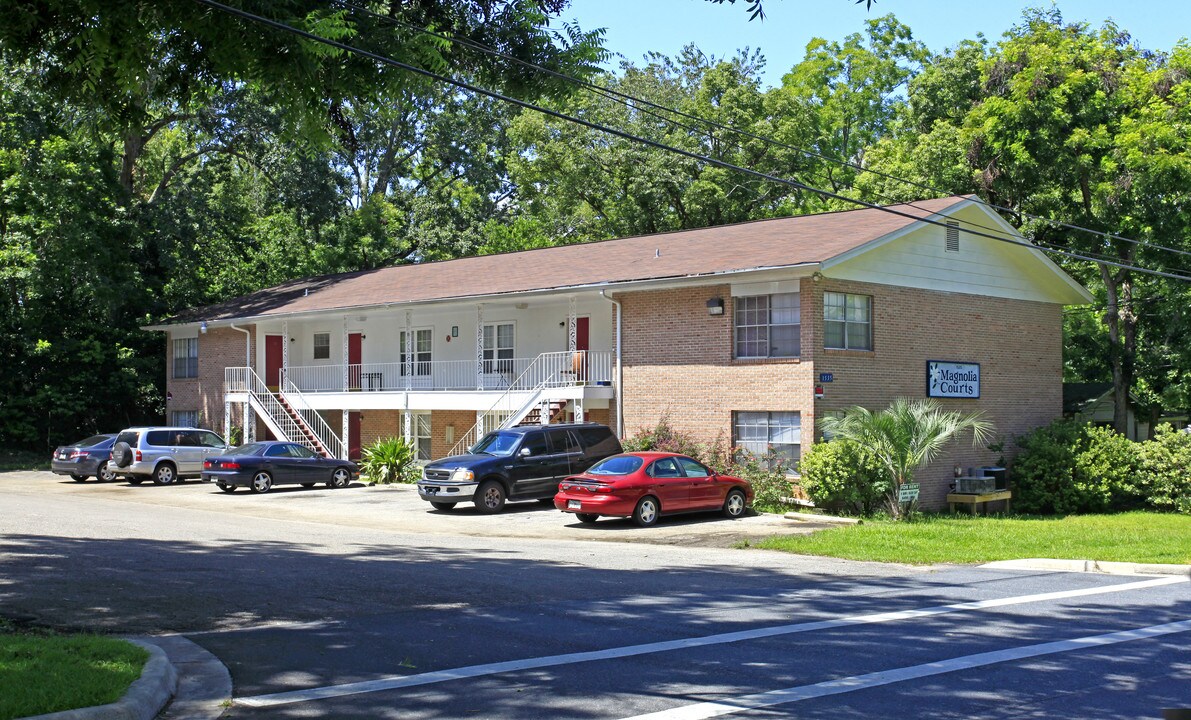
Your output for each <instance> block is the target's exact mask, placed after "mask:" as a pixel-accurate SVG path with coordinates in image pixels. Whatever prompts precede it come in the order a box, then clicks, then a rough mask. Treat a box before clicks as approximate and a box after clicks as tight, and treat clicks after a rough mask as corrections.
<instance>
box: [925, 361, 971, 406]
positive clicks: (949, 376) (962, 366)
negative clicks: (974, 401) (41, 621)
mask: <svg viewBox="0 0 1191 720" xmlns="http://www.w3.org/2000/svg"><path fill="white" fill-rule="evenodd" d="M926 396H927V397H937V398H978V397H980V364H979V363H961V362H943V361H941V360H927V361H926Z"/></svg>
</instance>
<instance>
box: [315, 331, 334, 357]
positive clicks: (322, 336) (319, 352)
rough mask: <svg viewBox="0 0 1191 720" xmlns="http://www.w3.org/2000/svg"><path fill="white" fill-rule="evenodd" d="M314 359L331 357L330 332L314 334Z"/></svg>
mask: <svg viewBox="0 0 1191 720" xmlns="http://www.w3.org/2000/svg"><path fill="white" fill-rule="evenodd" d="M314 359H315V360H330V359H331V333H315V334H314Z"/></svg>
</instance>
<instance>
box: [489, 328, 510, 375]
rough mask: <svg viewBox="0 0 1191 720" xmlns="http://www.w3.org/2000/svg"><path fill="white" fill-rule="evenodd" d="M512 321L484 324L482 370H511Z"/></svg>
mask: <svg viewBox="0 0 1191 720" xmlns="http://www.w3.org/2000/svg"><path fill="white" fill-rule="evenodd" d="M513 340H514V338H513V323H496V324H493V325H485V326H484V349H483V350H484V358H483V359H484V372H486V373H493V372H499V373H511V372H513Z"/></svg>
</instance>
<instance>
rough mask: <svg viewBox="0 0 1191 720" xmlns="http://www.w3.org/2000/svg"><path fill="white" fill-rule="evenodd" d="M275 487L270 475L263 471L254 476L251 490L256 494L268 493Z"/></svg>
mask: <svg viewBox="0 0 1191 720" xmlns="http://www.w3.org/2000/svg"><path fill="white" fill-rule="evenodd" d="M272 487H273V478H272V477H270V476H269V473H267V472H264V471H261V472H258V473H257V474H256V475H253V476H252V485H250V486H249V489H251V490H252V492H254V493H267V492H269V490H270V489H272Z"/></svg>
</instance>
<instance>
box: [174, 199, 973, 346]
mask: <svg viewBox="0 0 1191 720" xmlns="http://www.w3.org/2000/svg"><path fill="white" fill-rule="evenodd" d="M963 199H964V198H963V197H959V196H954V197H945V198H936V199H933V200H923V201H919V202H915V203H914V204H913V205H893V206H890V207H891V208H897V210H899V211H901V212H905V213H908V214H911V215H914V216H915V217H927V216H929V215H931V214H933V213H938V212H940V211H943V210H945V209H947V208H949V207H951V206H952V205H955V204H956V203H958V202H960V201H962V200H963ZM912 222H914V221H913V220H910V219H908V218H905V217H902V216H900V215H896V214H893V213H889V212H884V211H882V210H879V209H871V208H865V209H861V210H849V211H844V212H835V213H823V214H819V215H800V216H796V217H788V218H776V219H773V220H757V221H754V222H746V223H739V224H735V225H720V226H717V227H710V228H701V229H698V230H682V231H677V232H669V233H661V234H657V235H641V236H637V237H628V238H619V239H616V240H604V241H600V242H591V243H584V244H580V245H564V246H561V247H552V248H542V249H539V250H525V251H521V252H513V253H505V254H501V255H482V256H477V257H467V258H459V259H456V260H444V261H441V262H429V263H420V264H415V265H398V266H396V267H389V268H382V269H379V270H369V271H363V272H355V273H346V274H342V275H324V276H321V277H314V278H307V279H303V280H294V281H291V282H288V283H284V284H282V285H278V286H276V287H272V288H267V289H264V290H259V291H257V292H254V293H251V294H249V295H245V296H243V297H239V298H234V299H232V300H228V301H226V302H222V303H219V304H217V305H209V306H206V307H202V308H194V309H192V310H188V311H186V312H184V313H181V314H179V315H177V316H176V317H174V318H172V319H171V320H170V321H169V322H170V323H171V324H172V323H185V322H197V321H199V320H208V321H213V320H232V319H237V318H254V317H262V316H269V315H286V314H291V313H302V312H317V311H323V310H336V309H339V308H343V309H347V308H358V307H363V306H372V305H383V304H388V303H404V302H423V301H431V300H449V299H463V298H467V297H473V296H479V295H497V294H504V293H518V292H528V291H533V290H550V289H553V288H567V287H576V286H583V285H596V284H602V283H622V282H632V281H641V280H656V279H665V278H683V277H697V276H700V275H714V274H720V273H730V272H739V271H744V270H753V269H757V268H766V267H783V266H791V265H801V264H806V263H816V262H823V261H825V260H829V259H831V258H833V257H835V256H837V255H839V254H841V253H844V252H847V251H848V250H852V249H854V248H856V247H859V246H861V245H864V244H865V243H867V242H870V241H872V240H876V239H877V238H880V237H883V236H884V235H887V234H888V233H891V232H894V231H896V230H899V229H901V228H903V227H905V226H907V225H909V224H911V223H912Z"/></svg>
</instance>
